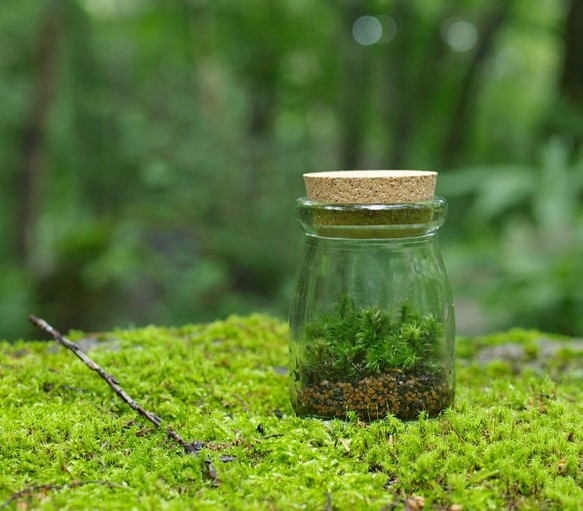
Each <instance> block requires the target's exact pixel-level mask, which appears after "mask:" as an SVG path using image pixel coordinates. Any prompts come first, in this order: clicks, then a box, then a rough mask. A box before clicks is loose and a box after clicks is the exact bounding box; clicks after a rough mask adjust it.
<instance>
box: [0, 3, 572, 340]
mask: <svg viewBox="0 0 583 511" xmlns="http://www.w3.org/2000/svg"><path fill="white" fill-rule="evenodd" d="M582 58H583V2H581V1H580V0H572V1H571V2H569V1H566V0H531V1H524V0H500V1H496V0H337V1H334V0H271V1H270V0H245V1H235V0H18V1H6V0H5V1H2V2H0V112H1V113H0V168H1V173H0V207H1V212H2V215H1V217H0V225H1V232H2V233H3V236H2V244H1V245H0V318H1V321H0V338H6V339H14V338H17V337H30V336H34V335H37V334H35V333H33V332H32V331H31V330H30V328H29V326H28V324H27V321H26V316H27V314H28V313H35V314H37V315H40V316H42V317H45V319H47V320H48V321H50V322H51V323H53V324H54V325H55V326H56V327H58V328H62V329H65V330H66V329H69V328H79V329H87V330H105V329H109V328H111V327H113V326H120V327H128V326H132V325H136V326H137V325H143V324H147V323H158V324H181V323H185V322H196V321H206V320H210V319H214V318H218V317H224V316H226V315H228V314H230V313H240V314H245V313H249V312H252V311H263V312H268V313H271V314H274V315H276V316H279V317H281V318H285V317H286V315H287V308H288V303H289V300H290V295H291V288H292V284H293V279H294V273H295V270H296V267H297V265H298V263H299V260H300V257H301V245H302V234H301V231H300V228H299V227H298V226H297V225H296V222H295V217H294V215H295V213H294V205H295V199H296V198H297V197H299V196H301V195H303V193H304V192H303V182H302V177H301V175H302V173H303V172H305V171H317V170H334V169H354V168H415V169H434V170H438V171H439V172H440V177H439V185H438V192H439V193H440V194H441V195H444V196H445V197H446V198H447V199H448V201H449V203H450V214H449V218H448V221H447V223H446V224H445V226H444V227H443V228H442V231H441V244H442V250H443V254H444V258H445V261H446V265H447V267H448V270H449V272H450V275H451V278H452V282H453V286H454V293H455V299H456V308H457V319H458V324H459V331H460V332H461V333H467V334H474V333H479V332H484V331H488V330H493V329H496V328H503V327H506V326H509V325H516V326H519V325H520V326H532V327H538V328H541V329H545V330H552V331H555V332H563V333H565V334H577V335H583V201H582V199H583V151H582V142H583V76H582V73H583V62H582Z"/></svg>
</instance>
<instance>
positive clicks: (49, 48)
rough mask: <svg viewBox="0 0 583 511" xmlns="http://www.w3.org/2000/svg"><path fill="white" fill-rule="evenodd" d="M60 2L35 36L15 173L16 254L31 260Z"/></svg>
mask: <svg viewBox="0 0 583 511" xmlns="http://www.w3.org/2000/svg"><path fill="white" fill-rule="evenodd" d="M61 21H62V5H61V2H60V0H54V1H52V2H51V3H50V4H49V5H48V7H47V8H46V10H45V13H44V15H43V18H42V21H41V26H40V30H39V36H38V40H37V48H36V51H37V52H38V53H37V61H36V69H35V77H34V80H33V88H32V96H31V100H30V104H31V110H30V117H29V119H28V121H27V123H26V125H25V127H24V130H23V133H22V138H21V140H22V144H21V151H22V160H21V161H22V163H21V167H20V169H19V171H18V173H17V176H16V180H17V181H16V189H17V191H18V193H17V196H18V205H17V228H16V240H15V254H16V257H17V258H18V259H19V260H20V261H22V262H24V263H25V264H27V263H30V249H31V243H32V237H33V232H34V227H35V224H36V220H37V216H38V212H39V203H40V202H41V201H42V196H43V189H44V187H45V183H46V179H47V176H46V170H47V168H46V159H45V146H44V142H45V139H46V131H47V124H48V119H49V115H50V111H51V106H52V103H53V99H54V92H55V86H56V82H57V78H58V64H59V62H58V61H59V42H60V33H61V30H62V23H61Z"/></svg>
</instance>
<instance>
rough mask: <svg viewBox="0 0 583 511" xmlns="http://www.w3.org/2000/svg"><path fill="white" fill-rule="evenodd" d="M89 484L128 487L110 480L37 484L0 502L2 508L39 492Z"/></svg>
mask: <svg viewBox="0 0 583 511" xmlns="http://www.w3.org/2000/svg"><path fill="white" fill-rule="evenodd" d="M87 484H98V485H101V486H107V487H108V488H126V487H125V486H122V485H120V484H113V483H110V482H109V481H71V482H70V483H66V484H39V485H37V486H27V487H26V488H24V489H23V490H20V491H17V492H15V493H13V494H12V495H10V497H9V498H8V499H7V500H5V501H4V503H2V504H0V509H3V508H5V507H8V506H9V505H10V504H11V503H12V502H14V501H15V500H20V499H21V498H23V497H28V496H30V495H34V494H36V493H39V492H48V491H59V490H63V489H64V488H77V487H78V486H85V485H87Z"/></svg>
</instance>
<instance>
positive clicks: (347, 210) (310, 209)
mask: <svg viewBox="0 0 583 511" xmlns="http://www.w3.org/2000/svg"><path fill="white" fill-rule="evenodd" d="M446 215H447V202H446V200H445V199H444V198H443V197H435V198H434V199H432V200H430V201H423V202H406V203H398V204H324V203H318V202H314V201H310V200H308V199H306V198H304V197H302V198H300V199H298V201H297V219H298V222H299V223H300V225H301V226H302V229H303V230H304V232H305V233H306V234H307V235H308V236H314V237H319V238H336V239H372V240H374V239H403V238H425V237H429V238H430V237H433V236H434V235H435V234H436V233H437V230H438V229H439V228H440V227H441V226H442V225H443V223H444V221H445V218H446Z"/></svg>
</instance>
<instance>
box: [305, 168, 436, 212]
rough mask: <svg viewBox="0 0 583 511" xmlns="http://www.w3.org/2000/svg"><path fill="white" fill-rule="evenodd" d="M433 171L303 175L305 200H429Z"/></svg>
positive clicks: (431, 194) (363, 171)
mask: <svg viewBox="0 0 583 511" xmlns="http://www.w3.org/2000/svg"><path fill="white" fill-rule="evenodd" d="M436 182H437V172H433V171H425V170H341V171H333V172H310V173H307V174H304V183H305V185H306V193H307V196H308V199H309V200H311V201H315V202H320V203H331V204H397V203H402V202H421V201H427V200H432V199H433V197H434V194H435V185H436Z"/></svg>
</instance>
